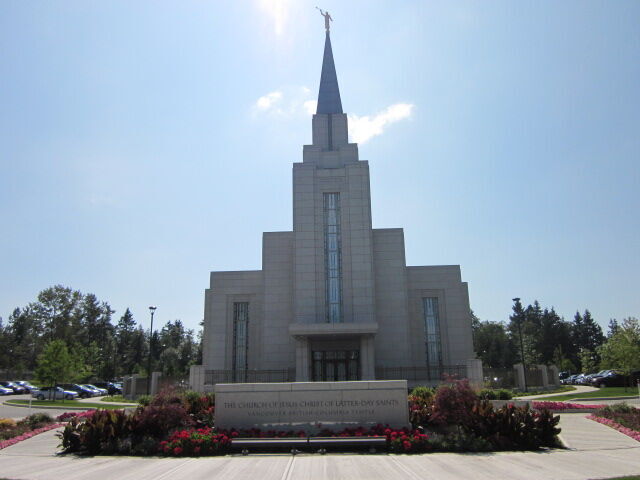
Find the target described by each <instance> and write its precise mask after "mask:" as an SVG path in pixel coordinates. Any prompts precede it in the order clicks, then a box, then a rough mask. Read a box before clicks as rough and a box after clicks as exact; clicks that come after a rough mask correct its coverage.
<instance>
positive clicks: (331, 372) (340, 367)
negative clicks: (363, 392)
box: [312, 350, 360, 382]
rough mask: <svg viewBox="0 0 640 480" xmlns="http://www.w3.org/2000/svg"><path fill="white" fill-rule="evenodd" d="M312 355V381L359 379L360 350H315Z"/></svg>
mask: <svg viewBox="0 0 640 480" xmlns="http://www.w3.org/2000/svg"><path fill="white" fill-rule="evenodd" d="M312 355H313V375H312V378H313V381H314V382H344V381H347V380H360V352H359V351H358V350H329V351H316V352H313V353H312Z"/></svg>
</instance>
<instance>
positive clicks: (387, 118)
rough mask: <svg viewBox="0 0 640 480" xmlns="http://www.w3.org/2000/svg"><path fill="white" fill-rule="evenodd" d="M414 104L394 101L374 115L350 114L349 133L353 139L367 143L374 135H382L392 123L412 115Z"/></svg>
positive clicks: (356, 141) (353, 140)
mask: <svg viewBox="0 0 640 480" xmlns="http://www.w3.org/2000/svg"><path fill="white" fill-rule="evenodd" d="M413 108H414V105H413V104H411V103H394V104H393V105H390V106H388V107H387V108H385V109H384V110H383V111H382V112H380V113H377V114H376V115H374V116H369V115H365V116H363V117H359V116H357V115H349V133H350V134H351V135H350V136H351V141H352V142H355V143H361V144H362V143H366V142H368V141H369V140H371V139H372V138H373V137H375V136H378V135H381V134H382V133H383V132H384V130H385V128H387V126H388V125H391V124H392V123H395V122H398V121H400V120H403V119H405V118H409V117H411V114H412V112H413Z"/></svg>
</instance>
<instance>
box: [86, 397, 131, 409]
mask: <svg viewBox="0 0 640 480" xmlns="http://www.w3.org/2000/svg"><path fill="white" fill-rule="evenodd" d="M103 398H104V397H89V398H78V399H77V400H76V402H80V403H82V402H84V403H103V404H105V405H122V406H123V407H137V406H138V405H139V404H138V403H135V402H133V403H131V402H105V401H103V400H102V399H103Z"/></svg>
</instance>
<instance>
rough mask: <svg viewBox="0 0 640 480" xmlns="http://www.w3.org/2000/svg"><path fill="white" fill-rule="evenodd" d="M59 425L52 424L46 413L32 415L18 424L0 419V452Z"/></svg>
mask: <svg viewBox="0 0 640 480" xmlns="http://www.w3.org/2000/svg"><path fill="white" fill-rule="evenodd" d="M61 425H62V424H60V423H54V422H53V419H52V418H51V417H50V416H49V415H47V414H46V413H34V414H33V415H29V416H28V417H25V418H23V419H22V420H20V421H18V422H15V421H14V420H12V419H10V418H0V450H1V449H3V448H7V447H10V446H11V445H15V444H16V443H18V442H21V441H22V440H26V439H27V438H31V437H33V436H34V435H38V434H39V433H42V432H46V431H47V430H51V429H53V428H57V427H59V426H61Z"/></svg>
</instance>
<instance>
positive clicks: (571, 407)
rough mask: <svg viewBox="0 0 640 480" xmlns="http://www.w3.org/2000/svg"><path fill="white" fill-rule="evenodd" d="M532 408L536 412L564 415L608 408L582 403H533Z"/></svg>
mask: <svg viewBox="0 0 640 480" xmlns="http://www.w3.org/2000/svg"><path fill="white" fill-rule="evenodd" d="M531 407H532V408H535V409H536V410H552V411H560V412H563V413H571V412H581V413H584V412H586V411H596V410H600V409H601V408H604V407H606V405H601V404H598V405H587V404H582V403H568V402H531Z"/></svg>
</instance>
